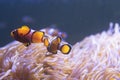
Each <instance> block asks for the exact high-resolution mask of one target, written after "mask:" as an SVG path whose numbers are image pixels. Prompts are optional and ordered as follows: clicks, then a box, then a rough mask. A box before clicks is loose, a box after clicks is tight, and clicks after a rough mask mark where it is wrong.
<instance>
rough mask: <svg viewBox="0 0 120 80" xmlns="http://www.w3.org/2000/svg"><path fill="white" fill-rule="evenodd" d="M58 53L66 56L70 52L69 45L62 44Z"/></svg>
mask: <svg viewBox="0 0 120 80" xmlns="http://www.w3.org/2000/svg"><path fill="white" fill-rule="evenodd" d="M60 51H61V52H62V53H63V54H68V53H69V52H70V51H71V46H70V45H69V44H64V45H62V46H61V47H60Z"/></svg>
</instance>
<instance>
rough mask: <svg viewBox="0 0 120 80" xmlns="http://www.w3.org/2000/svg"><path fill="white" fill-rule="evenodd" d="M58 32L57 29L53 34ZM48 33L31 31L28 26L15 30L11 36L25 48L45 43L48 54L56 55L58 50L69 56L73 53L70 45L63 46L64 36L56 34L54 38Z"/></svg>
mask: <svg viewBox="0 0 120 80" xmlns="http://www.w3.org/2000/svg"><path fill="white" fill-rule="evenodd" d="M55 31H57V30H56V29H55V30H54V31H53V32H51V33H54V32H55ZM45 33H46V31H36V30H33V29H30V28H29V27H28V26H22V27H20V28H18V29H15V30H13V31H12V32H11V36H12V37H13V38H14V39H15V40H17V41H20V42H22V43H23V44H24V45H25V46H29V45H30V44H31V43H40V42H43V43H44V45H45V46H46V47H47V50H48V52H51V53H53V54H56V53H57V51H58V50H60V51H61V52H62V53H63V54H68V53H69V52H70V51H71V45H70V44H68V43H65V44H62V43H61V42H62V38H64V37H63V36H60V35H59V34H58V33H59V32H58V33H56V34H55V35H54V36H53V35H52V34H50V33H47V34H50V35H52V36H53V38H50V37H49V36H46V35H45Z"/></svg>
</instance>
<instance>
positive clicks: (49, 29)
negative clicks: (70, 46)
mask: <svg viewBox="0 0 120 80" xmlns="http://www.w3.org/2000/svg"><path fill="white" fill-rule="evenodd" d="M40 31H43V32H45V33H47V34H49V35H51V36H53V37H55V36H60V37H61V38H66V37H67V34H66V33H65V32H61V31H60V30H58V29H57V28H52V27H47V28H44V29H41V30H40Z"/></svg>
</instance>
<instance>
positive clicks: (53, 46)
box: [44, 36, 71, 54]
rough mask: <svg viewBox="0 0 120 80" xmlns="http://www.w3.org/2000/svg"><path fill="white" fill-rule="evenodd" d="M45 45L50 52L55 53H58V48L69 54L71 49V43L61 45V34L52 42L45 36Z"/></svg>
mask: <svg viewBox="0 0 120 80" xmlns="http://www.w3.org/2000/svg"><path fill="white" fill-rule="evenodd" d="M44 45H45V46H46V47H47V50H48V52H51V53H53V54H56V53H57V51H58V50H60V51H61V52H62V53H63V54H68V53H69V52H70V51H71V45H69V44H62V45H61V37H59V36H57V37H56V38H55V39H54V40H52V41H51V42H50V41H49V40H48V38H45V39H44Z"/></svg>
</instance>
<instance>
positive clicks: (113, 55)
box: [0, 23, 120, 80]
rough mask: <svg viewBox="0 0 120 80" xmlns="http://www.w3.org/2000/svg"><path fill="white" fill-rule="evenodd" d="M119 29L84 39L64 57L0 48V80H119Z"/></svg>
mask: <svg viewBox="0 0 120 80" xmlns="http://www.w3.org/2000/svg"><path fill="white" fill-rule="evenodd" d="M119 28H120V27H119V25H118V24H117V23H116V24H115V28H114V29H113V28H110V29H109V30H108V31H103V32H102V33H98V34H96V35H91V36H89V37H86V38H85V39H83V40H82V41H81V42H77V43H76V44H75V45H73V47H72V50H71V52H70V53H69V54H67V55H65V54H62V53H61V52H60V51H58V53H57V54H53V55H46V53H48V51H47V49H46V47H45V46H44V45H43V43H32V44H31V45H30V46H28V47H25V46H24V45H23V44H22V43H20V42H17V41H14V42H12V43H10V44H8V45H6V46H4V47H2V48H0V80H120V32H119Z"/></svg>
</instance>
